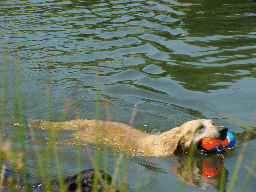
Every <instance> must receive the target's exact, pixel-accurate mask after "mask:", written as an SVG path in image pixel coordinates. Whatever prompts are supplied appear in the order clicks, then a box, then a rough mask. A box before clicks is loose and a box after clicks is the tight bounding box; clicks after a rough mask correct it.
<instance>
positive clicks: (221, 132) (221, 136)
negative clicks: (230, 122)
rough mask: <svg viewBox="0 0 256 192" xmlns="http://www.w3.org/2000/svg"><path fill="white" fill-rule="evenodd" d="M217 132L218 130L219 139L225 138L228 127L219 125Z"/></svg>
mask: <svg viewBox="0 0 256 192" xmlns="http://www.w3.org/2000/svg"><path fill="white" fill-rule="evenodd" d="M219 132H220V139H221V140H225V139H226V137H227V132H228V129H227V128H226V127H220V128H219Z"/></svg>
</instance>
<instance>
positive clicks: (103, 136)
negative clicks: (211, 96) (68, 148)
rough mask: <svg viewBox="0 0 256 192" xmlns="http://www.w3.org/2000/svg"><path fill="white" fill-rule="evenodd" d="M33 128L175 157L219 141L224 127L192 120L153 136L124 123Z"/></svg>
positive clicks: (131, 151) (91, 122)
mask: <svg viewBox="0 0 256 192" xmlns="http://www.w3.org/2000/svg"><path fill="white" fill-rule="evenodd" d="M30 125H34V126H39V127H41V128H42V129H65V130H74V132H73V136H74V137H75V138H79V139H80V140H81V141H82V142H84V143H94V144H95V143H103V144H107V145H109V146H113V147H115V148H117V149H119V150H123V151H124V152H126V153H127V154H131V155H142V156H171V155H175V154H176V153H185V152H187V151H189V149H190V147H191V145H192V144H197V143H198V142H200V141H201V140H202V139H203V138H206V137H211V138H216V139H219V138H220V137H221V134H220V131H219V130H220V128H221V127H220V126H215V125H214V124H213V123H212V121H211V120H207V119H198V120H192V121H188V122H186V123H184V124H182V125H181V126H180V127H176V128H173V129H171V130H169V131H166V132H164V133H158V134H150V133H145V132H142V131H140V130H138V129H135V128H133V127H131V126H129V125H126V124H123V123H116V122H110V121H96V120H72V121H65V122H46V121H41V120H31V121H30Z"/></svg>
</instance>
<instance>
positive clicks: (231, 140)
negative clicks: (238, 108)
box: [227, 132, 236, 148]
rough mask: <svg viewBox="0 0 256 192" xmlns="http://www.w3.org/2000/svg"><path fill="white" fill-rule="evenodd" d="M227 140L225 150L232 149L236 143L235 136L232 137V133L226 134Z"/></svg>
mask: <svg viewBox="0 0 256 192" xmlns="http://www.w3.org/2000/svg"><path fill="white" fill-rule="evenodd" d="M227 138H228V140H229V142H228V146H227V148H231V147H234V145H235V143H236V138H235V136H234V135H233V134H232V133H230V132H227Z"/></svg>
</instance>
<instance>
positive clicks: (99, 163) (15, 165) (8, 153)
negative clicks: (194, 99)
mask: <svg viewBox="0 0 256 192" xmlns="http://www.w3.org/2000/svg"><path fill="white" fill-rule="evenodd" d="M8 57H9V56H8V53H7V52H6V53H4V54H3V55H2V58H3V59H2V61H3V64H2V66H1V69H0V73H1V76H0V77H1V79H0V83H1V97H0V99H1V105H0V106H1V108H0V118H1V119H0V129H1V131H0V134H1V138H0V166H1V167H0V191H5V190H6V187H7V188H9V189H11V191H21V190H22V191H33V190H34V188H33V186H32V185H31V181H30V180H31V179H30V176H29V172H30V171H29V170H28V169H29V168H28V167H29V166H28V164H29V161H30V160H29V156H27V154H29V152H28V146H27V134H29V135H30V138H32V143H33V150H34V153H35V157H36V160H35V161H36V162H37V165H35V169H36V174H35V176H36V178H37V177H38V178H41V179H42V180H43V181H44V191H52V184H51V180H52V179H56V178H52V172H51V171H52V170H53V169H56V176H57V181H58V184H59V190H60V191H67V190H68V189H67V186H66V185H65V178H64V177H63V175H64V172H63V170H62V168H61V164H60V163H59V162H61V161H62V160H63V159H61V158H62V157H61V155H60V152H59V151H58V145H57V140H56V133H57V132H56V130H54V129H53V128H52V127H49V130H50V131H48V132H47V138H48V147H47V148H46V149H45V150H43V152H42V150H40V149H39V147H38V141H37V140H36V139H33V138H36V134H35V130H34V128H33V127H29V126H27V125H26V123H25V122H26V121H27V120H26V117H25V115H24V112H23V107H24V106H23V105H24V103H23V99H22V90H21V79H20V75H19V60H18V59H17V57H16V58H14V59H13V61H14V63H13V64H12V63H10V62H9V60H8ZM8 68H13V70H14V71H13V74H14V78H13V79H11V80H10V79H8V76H7V73H8ZM9 81H12V82H13V84H12V83H11V84H12V85H13V87H8V85H9V84H10V82H9ZM47 82H48V83H47V85H46V93H45V96H46V100H47V103H46V111H47V120H48V121H51V116H52V109H51V86H50V80H49V79H48V80H47ZM95 85H96V95H95V106H96V107H95V119H96V120H99V119H100V114H101V111H100V104H101V103H100V99H99V98H100V92H99V91H100V88H99V74H98V68H97V65H96V66H95ZM9 94H12V95H11V96H10V97H9ZM8 98H12V100H11V101H8ZM7 102H13V103H12V105H11V106H13V109H12V113H13V117H14V120H15V123H10V122H9V123H7V122H8V118H7V114H6V111H7V110H11V109H7ZM71 107H72V100H71V99H68V100H67V102H66V104H65V106H64V107H63V110H62V113H61V114H60V118H59V121H64V120H65V118H66V116H67V113H68V112H69V111H70V109H71ZM104 108H105V111H106V113H108V102H107V100H105V101H104ZM136 110H137V109H136V106H135V108H134V110H133V113H132V114H131V120H130V124H132V122H133V120H134V118H135V116H136ZM108 115H109V114H107V115H106V117H107V116H108ZM220 115H221V116H222V117H223V118H225V119H228V120H229V121H231V122H233V123H235V124H237V125H239V126H240V127H242V128H244V129H245V130H246V136H245V137H244V138H245V139H244V141H243V142H242V147H241V149H240V148H239V150H240V152H239V155H238V157H237V162H236V167H235V170H234V172H233V175H232V176H231V177H230V178H231V181H230V184H229V186H226V182H227V170H226V169H225V167H224V166H222V167H221V173H220V176H219V177H221V178H220V185H219V189H218V190H219V191H223V192H224V191H227V192H232V191H233V190H234V185H235V182H236V180H237V176H238V174H239V170H240V169H241V166H242V164H241V162H242V160H243V159H244V158H245V153H244V152H245V149H246V147H247V144H248V140H249V138H250V135H254V137H255V135H256V131H255V129H253V127H252V125H253V124H254V122H255V116H256V112H255V113H254V114H253V117H252V121H251V122H250V126H246V125H242V124H241V123H239V122H238V121H236V120H235V119H232V118H230V117H228V116H226V115H224V114H222V113H220ZM76 118H77V119H79V109H77V111H76ZM7 124H8V125H7ZM6 126H7V127H8V128H10V129H12V133H13V134H14V135H13V138H14V139H15V140H17V141H18V143H19V145H17V146H13V145H14V144H13V142H12V140H11V139H10V138H7V139H6V138H5V132H4V130H5V129H6V128H5V127H6ZM49 126H50V125H49ZM15 142H16V141H15ZM80 145H81V144H80V143H79V140H77V144H76V147H77V150H76V151H77V154H76V156H77V160H76V162H77V173H80V172H81V171H83V170H82V164H83V162H81V153H87V155H88V157H89V160H90V163H91V165H92V166H93V169H94V170H95V177H94V181H93V186H92V191H93V192H96V191H98V183H99V182H102V183H104V182H103V181H102V178H101V177H100V170H101V169H102V167H103V171H104V172H106V173H108V171H109V167H108V155H109V149H108V148H107V146H105V145H103V147H102V146H98V147H97V146H95V148H94V150H91V149H90V147H89V146H87V147H85V150H84V151H82V150H80V147H79V146H80ZM120 151H122V150H120ZM112 154H113V156H114V159H115V170H114V173H113V174H112V182H111V184H110V185H105V186H108V188H104V187H103V191H115V190H116V188H118V189H119V190H120V191H129V187H128V186H127V185H125V184H126V183H127V180H128V176H127V172H128V168H127V165H126V163H125V154H124V153H122V152H120V153H117V152H115V151H112ZM194 155H195V153H194V150H193V149H192V150H191V151H190V152H189V153H188V154H187V155H186V156H185V157H182V158H183V159H185V161H183V162H182V163H180V165H182V166H183V169H182V170H183V171H182V172H179V170H180V169H179V170H178V169H177V167H176V168H175V167H174V168H173V169H172V171H175V169H176V173H177V175H178V177H179V179H180V180H181V181H183V182H180V184H179V185H180V186H179V191H184V186H185V183H188V184H190V185H195V184H194V183H189V174H188V172H191V169H192V168H193V166H194V165H193V161H194V160H193V157H194ZM53 159H54V162H55V163H54V165H53V164H52V163H51V161H52V160H53ZM132 161H134V162H137V163H138V164H140V165H142V166H144V167H145V168H146V169H147V170H148V172H150V173H152V175H154V174H155V173H154V172H158V173H159V172H161V173H165V170H164V169H162V168H161V167H159V166H158V165H157V164H154V163H152V162H150V161H148V160H147V159H139V158H138V159H136V158H135V159H133V160H132ZM184 162H185V163H184ZM6 164H8V167H11V171H12V172H13V173H16V174H14V175H16V177H15V176H13V177H12V178H11V179H10V180H9V181H8V182H9V183H8V186H6V181H5V178H4V176H5V174H6V171H7V170H8V169H9V168H7V165H6ZM52 166H54V167H52ZM255 166H256V154H255V157H254V159H253V161H252V163H251V165H248V166H246V167H245V168H246V169H247V171H248V173H247V175H246V177H245V178H244V180H243V184H242V186H241V188H240V190H239V191H241V192H242V191H243V190H244V189H245V188H246V185H247V184H248V182H249V180H250V178H251V177H256V173H255V172H254V170H255ZM21 172H22V174H23V178H22V181H21V178H20V176H19V174H18V173H21ZM108 174H109V173H108ZM105 177H107V176H105ZM136 177H137V179H136V180H137V184H136V185H137V187H136V188H137V191H140V187H141V185H142V180H145V182H146V183H147V191H150V178H142V176H141V174H140V172H138V174H137V176H136ZM104 179H107V178H104ZM77 180H78V186H77V189H80V191H82V176H81V174H78V179H77ZM36 181H37V180H35V181H34V182H36ZM19 183H22V184H21V185H20V186H19ZM109 187H110V188H109ZM196 187H200V186H196ZM78 191H79V190H78Z"/></svg>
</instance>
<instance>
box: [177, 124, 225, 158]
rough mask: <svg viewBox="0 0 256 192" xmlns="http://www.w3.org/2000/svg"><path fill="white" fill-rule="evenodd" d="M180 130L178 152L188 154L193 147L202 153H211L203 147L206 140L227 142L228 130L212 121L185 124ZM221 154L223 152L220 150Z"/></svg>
mask: <svg viewBox="0 0 256 192" xmlns="http://www.w3.org/2000/svg"><path fill="white" fill-rule="evenodd" d="M180 128H181V130H180V140H179V144H178V149H177V152H182V153H184V152H188V151H189V149H190V148H191V146H192V145H194V146H196V147H197V149H198V150H199V151H200V152H201V153H210V151H209V150H206V149H204V148H203V147H202V140H203V139H204V138H213V139H219V140H225V139H226V137H227V131H228V129H227V128H225V127H223V126H215V125H214V124H213V122H212V120H208V119H197V120H192V121H188V122H186V123H184V124H183V125H182V126H181V127H180ZM219 152H223V149H220V150H219Z"/></svg>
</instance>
